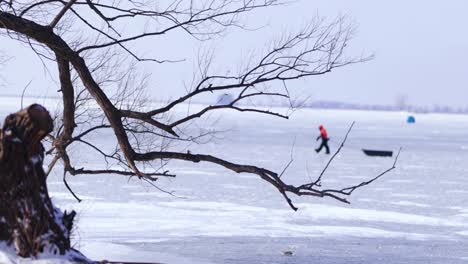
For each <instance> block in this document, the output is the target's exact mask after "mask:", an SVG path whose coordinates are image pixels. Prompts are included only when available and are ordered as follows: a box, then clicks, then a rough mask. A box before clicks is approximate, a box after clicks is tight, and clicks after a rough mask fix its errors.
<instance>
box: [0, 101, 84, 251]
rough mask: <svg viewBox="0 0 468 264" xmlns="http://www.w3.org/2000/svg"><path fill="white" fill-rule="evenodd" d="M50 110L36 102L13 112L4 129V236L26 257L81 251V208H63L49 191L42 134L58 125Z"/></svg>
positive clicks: (0, 185) (0, 196) (0, 221)
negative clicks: (77, 228)
mask: <svg viewBox="0 0 468 264" xmlns="http://www.w3.org/2000/svg"><path fill="white" fill-rule="evenodd" d="M52 128H53V123H52V118H51V117H50V115H49V112H48V111H47V110H46V109H45V108H44V107H42V106H40V105H37V104H34V105H31V106H29V107H28V108H26V109H24V110H21V111H19V112H17V113H14V114H11V115H9V116H8V117H7V118H6V119H5V122H4V125H3V128H2V130H1V132H0V138H1V143H0V240H1V241H4V242H6V243H7V244H9V245H13V246H14V248H15V249H16V252H17V254H18V255H19V256H21V257H35V256H37V255H38V254H40V253H43V252H44V253H52V254H61V255H63V254H65V253H67V252H69V251H73V252H75V251H74V250H73V249H72V248H71V245H70V232H71V230H72V226H73V218H74V216H75V212H74V211H71V212H69V213H67V212H66V211H65V212H63V213H62V212H61V211H60V210H59V209H58V208H56V207H54V206H53V204H52V201H51V199H50V197H49V194H48V190H47V185H46V177H45V173H44V170H43V168H42V165H43V159H44V148H43V146H42V144H41V140H42V139H43V138H44V137H45V136H46V135H47V134H48V133H49V132H50V131H51V130H52Z"/></svg>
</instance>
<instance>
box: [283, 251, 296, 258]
mask: <svg viewBox="0 0 468 264" xmlns="http://www.w3.org/2000/svg"><path fill="white" fill-rule="evenodd" d="M293 254H294V253H293V252H292V251H290V250H286V251H283V256H289V257H290V256H292V255H293Z"/></svg>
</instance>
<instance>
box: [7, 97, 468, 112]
mask: <svg viewBox="0 0 468 264" xmlns="http://www.w3.org/2000/svg"><path fill="white" fill-rule="evenodd" d="M0 98H17V99H20V98H21V95H14V94H0ZM23 98H25V99H35V98H37V99H50V100H61V99H62V97H60V96H51V95H47V96H45V95H25V96H24V97H23ZM152 103H155V104H165V103H167V102H163V101H152ZM192 104H199V105H210V104H211V105H214V104H215V103H209V102H193V101H192ZM241 105H243V104H241ZM243 106H247V105H243ZM255 106H257V107H285V108H289V107H290V106H289V105H284V104H278V103H276V104H275V103H274V104H265V103H258V104H255ZM298 108H299V109H321V110H361V111H379V112H380V111H383V112H408V113H415V114H434V113H440V114H463V115H466V114H468V107H465V108H462V107H458V108H454V107H450V106H445V105H444V106H442V105H435V106H431V107H428V106H416V105H408V106H405V107H396V106H392V105H371V104H354V103H346V102H335V101H314V102H309V103H305V104H304V105H303V106H301V107H298Z"/></svg>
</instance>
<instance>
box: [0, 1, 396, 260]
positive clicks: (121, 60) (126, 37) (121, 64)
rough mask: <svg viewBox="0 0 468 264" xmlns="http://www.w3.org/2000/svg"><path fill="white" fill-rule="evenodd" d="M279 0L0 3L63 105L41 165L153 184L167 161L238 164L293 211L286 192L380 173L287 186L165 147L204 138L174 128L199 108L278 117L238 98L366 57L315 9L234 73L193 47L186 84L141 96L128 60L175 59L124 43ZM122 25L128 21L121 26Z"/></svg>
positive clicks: (2, 18)
mask: <svg viewBox="0 0 468 264" xmlns="http://www.w3.org/2000/svg"><path fill="white" fill-rule="evenodd" d="M283 4H284V3H283V2H281V1H280V0H246V1H238V0H200V1H188V0H168V1H120V0H118V1H110V2H108V1H92V0H69V1H63V0H35V1H15V0H0V34H2V35H3V36H4V37H10V38H12V39H15V40H18V41H19V42H22V43H25V44H26V45H29V46H30V47H31V49H32V50H34V51H35V52H36V54H37V55H38V56H39V57H40V58H41V59H42V60H44V61H45V63H50V62H53V63H54V64H55V65H56V66H57V68H58V79H59V83H60V91H59V92H60V93H61V96H62V98H63V102H62V103H63V107H62V109H63V111H62V113H60V116H59V117H58V118H56V122H55V127H56V129H55V131H54V132H53V133H51V134H50V135H49V137H48V140H50V141H51V143H52V144H51V146H52V147H51V148H50V149H47V151H46V153H47V154H50V155H52V156H53V159H52V162H51V163H50V165H49V171H48V172H46V174H47V173H49V172H50V170H52V169H53V167H54V165H55V164H56V163H57V162H58V161H61V162H62V163H63V164H64V173H65V174H67V173H68V174H71V175H78V174H120V175H124V176H136V177H138V178H140V179H142V180H145V181H155V180H156V179H158V178H159V177H174V176H175V175H172V174H171V173H170V172H169V171H168V170H167V166H165V164H166V162H167V161H169V160H182V161H187V162H196V163H198V162H207V163H213V164H217V165H219V166H222V167H224V168H226V169H228V170H231V171H234V172H237V173H251V174H256V175H258V176H259V177H260V178H261V179H263V180H265V181H266V182H268V183H269V184H271V185H273V186H274V187H275V188H276V189H277V190H278V191H279V192H280V193H281V194H282V195H283V196H284V198H285V200H286V201H287V203H288V204H289V206H290V207H291V208H292V209H294V210H297V208H296V207H295V206H294V204H293V202H292V200H291V199H290V197H289V196H290V195H291V194H294V195H298V196H313V197H331V198H333V199H336V200H339V201H341V202H348V200H347V198H346V197H347V196H348V195H350V194H351V193H352V192H353V191H354V190H355V189H357V188H359V187H362V186H364V185H367V184H369V183H371V182H373V181H374V180H376V179H377V178H379V177H380V176H381V175H378V176H377V177H374V178H372V179H370V180H369V181H366V182H362V183H359V184H357V185H355V186H350V187H348V188H344V189H322V188H321V184H320V181H321V178H322V175H323V173H324V172H325V170H324V171H323V172H322V173H321V174H320V176H319V177H318V178H317V179H316V180H314V181H311V182H308V183H304V184H300V185H297V186H296V185H292V184H288V183H287V182H285V180H284V179H285V178H286V177H282V176H283V174H284V173H285V171H283V172H275V171H273V170H270V169H266V168H261V167H258V166H255V165H246V164H236V163H233V162H230V161H228V160H227V158H228V157H216V156H213V155H210V154H209V153H207V154H205V153H191V152H188V151H185V152H183V151H174V150H173V149H172V148H171V145H170V143H172V142H177V141H182V142H184V141H189V142H190V141H196V140H197V139H200V138H203V137H206V136H208V137H210V136H213V131H203V132H202V133H198V134H195V135H194V134H191V133H192V132H190V130H186V129H184V128H187V127H190V126H195V125H196V123H197V120H199V119H200V118H201V117H205V116H206V115H208V114H210V113H212V112H216V111H218V110H221V109H228V110H233V111H238V112H240V113H252V114H264V115H270V116H275V117H278V118H286V119H287V118H288V117H289V115H288V113H280V112H274V111H271V110H269V109H268V108H265V107H255V106H251V105H252V104H249V103H248V102H252V101H255V99H257V98H279V99H283V100H286V101H287V102H292V101H293V99H294V98H291V96H290V93H289V91H288V89H287V83H288V82H289V81H291V80H296V79H301V78H309V77H313V76H318V75H323V74H326V73H329V72H331V71H332V70H334V69H338V68H341V67H344V66H348V65H351V64H354V63H360V62H365V61H367V60H369V59H371V57H370V56H357V57H350V56H348V55H347V54H346V50H347V49H346V48H347V46H348V45H349V43H350V40H351V39H352V37H353V26H352V24H350V23H349V21H348V20H347V19H346V18H344V17H338V18H336V19H334V20H331V21H330V20H326V19H322V18H315V19H314V20H313V21H312V22H311V23H310V24H308V25H307V26H306V27H304V28H303V29H302V30H300V31H298V32H296V33H289V34H283V35H282V36H280V38H279V39H277V40H276V41H272V42H271V43H270V44H269V45H268V46H267V47H266V50H264V52H263V53H255V54H254V56H250V57H249V59H248V60H246V63H245V65H241V67H239V70H238V71H237V72H236V73H235V74H233V73H232V72H231V73H229V74H222V73H217V72H214V70H213V69H212V68H210V63H211V61H212V60H211V57H210V56H208V55H207V56H201V57H200V60H199V61H200V62H199V70H198V72H197V73H196V75H195V77H194V80H193V81H192V82H191V84H190V85H189V86H188V87H186V88H187V89H186V93H184V94H183V95H182V96H180V97H179V98H177V99H175V100H171V101H170V102H168V103H167V104H164V105H162V106H154V105H152V104H150V103H149V102H147V101H145V100H144V98H145V96H144V95H145V90H144V89H143V88H144V87H146V80H147V79H146V78H145V76H141V75H139V72H138V66H137V64H138V63H140V62H150V63H156V64H158V65H160V64H166V63H177V61H178V60H179V59H180V58H174V59H173V60H171V58H145V57H142V56H140V55H139V54H138V52H137V51H135V50H133V49H132V45H133V44H134V43H140V42H145V41H146V42H150V41H153V40H155V41H162V40H163V37H165V36H166V35H167V34H169V33H171V32H178V33H183V34H186V35H187V36H190V37H191V38H193V39H195V40H197V41H206V40H210V39H213V38H218V37H220V36H222V35H223V33H225V32H227V31H228V30H229V29H230V28H241V29H245V28H246V26H245V25H244V24H243V23H242V17H243V15H246V14H248V13H251V12H254V11H255V10H258V9H264V8H270V7H273V6H281V5H283ZM128 24H133V25H137V26H135V27H132V28H131V30H129V29H128V27H126V25H128ZM129 65H130V66H129ZM137 76H138V77H137ZM224 93H226V94H230V95H232V98H233V99H232V100H230V101H228V102H226V101H223V102H222V103H218V104H213V105H209V106H206V107H204V108H202V109H200V110H197V111H195V112H188V113H187V114H186V115H184V116H176V115H173V114H172V113H173V111H174V110H175V109H176V108H177V107H180V106H181V105H183V104H185V103H188V102H190V101H191V100H193V99H196V98H199V97H200V96H206V95H212V96H213V97H214V98H218V97H219V96H220V95H221V94H224ZM213 101H214V100H213ZM100 130H111V131H113V134H114V135H115V140H116V142H117V147H116V148H115V150H114V151H112V152H111V153H107V152H105V151H104V150H102V149H101V148H99V146H97V145H96V144H94V143H93V142H92V140H91V139H90V137H89V135H92V134H93V133H96V132H97V131H100ZM155 142H157V143H155ZM75 144H81V145H84V146H86V147H89V148H90V149H92V150H93V151H95V152H96V153H98V154H99V155H101V156H102V157H103V158H104V159H105V160H106V161H111V162H114V163H117V164H119V165H120V167H121V169H120V170H117V169H111V168H109V167H108V166H103V168H82V167H81V166H80V165H79V164H76V163H75V162H74V158H73V156H71V155H70V154H69V152H68V150H69V147H70V146H72V145H75ZM340 149H341V148H340ZM332 159H333V158H332ZM155 164H159V165H155ZM327 167H328V165H327ZM393 167H394V166H393ZM393 167H392V168H393ZM142 168H145V169H142ZM148 168H153V169H152V170H150V169H148ZM30 254H36V253H34V252H31V253H30Z"/></svg>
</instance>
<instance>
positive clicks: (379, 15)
mask: <svg viewBox="0 0 468 264" xmlns="http://www.w3.org/2000/svg"><path fill="white" fill-rule="evenodd" d="M317 13H318V14H319V15H321V16H327V17H335V16H337V15H340V14H341V15H347V16H349V17H351V18H352V19H353V20H354V21H355V23H356V24H357V28H358V30H357V35H356V37H355V39H354V41H353V42H352V45H351V48H350V49H351V51H352V52H356V54H360V52H368V53H371V52H372V53H374V54H375V55H376V57H375V59H374V60H373V61H371V62H368V63H365V64H360V65H354V66H350V67H347V68H342V69H338V70H337V71H335V72H332V73H331V74H329V75H327V76H325V77H323V78H314V79H308V80H305V81H301V82H297V83H295V84H294V88H295V89H296V91H299V92H300V93H305V94H308V95H311V96H312V98H313V99H315V100H334V101H345V102H352V103H365V104H373V103H375V104H394V103H395V101H396V98H397V97H398V96H401V95H406V96H407V98H408V102H409V103H411V104H416V105H428V106H431V105H434V104H440V105H452V106H456V107H462V106H468V102H466V100H467V99H468V89H467V87H466V86H467V84H468V34H467V25H468V15H466V14H467V13H468V1H466V0H449V1H435V0H425V1H423V0H411V1H408V0H392V1H375V0H366V1H364V0H363V1H358V0H355V1H350V0H323V1H313V0H301V1H297V2H295V3H292V4H290V5H289V6H286V7H277V8H272V9H269V10H267V11H260V12H259V13H255V14H252V15H249V16H248V17H246V20H245V22H246V24H247V25H251V26H252V27H258V26H263V25H266V27H265V28H263V29H262V30H259V31H257V32H248V33H246V34H241V32H240V31H239V30H235V31H233V32H232V33H231V34H230V35H228V36H227V37H226V38H225V40H224V41H216V42H214V43H211V44H203V45H205V49H206V47H213V48H214V49H216V51H217V52H218V55H217V57H218V59H220V60H221V61H224V62H226V64H233V63H235V62H237V61H241V60H242V56H245V53H246V51H247V50H248V49H252V48H255V47H256V48H259V47H260V48H261V47H262V45H264V44H263V43H267V42H268V39H269V38H273V37H274V36H278V35H280V33H281V32H282V31H285V30H294V29H297V28H299V26H301V25H304V23H306V22H307V21H309V20H310V19H311V18H312V17H313V16H314V15H316V14H317ZM169 41H171V42H164V44H160V43H161V40H160V39H158V40H157V42H156V43H153V42H151V41H149V42H148V43H146V44H145V45H146V49H147V50H151V49H153V48H155V47H157V48H158V49H159V50H163V51H165V52H166V53H165V54H168V55H171V56H176V57H180V58H182V57H183V58H188V59H187V60H186V61H185V62H182V63H181V64H179V65H176V66H174V65H169V66H165V65H157V66H151V67H146V70H147V71H151V72H152V73H153V74H154V75H153V79H154V86H151V87H149V89H150V91H151V92H152V93H158V94H161V95H163V96H165V97H171V96H177V95H179V94H181V93H182V92H183V91H184V90H183V89H184V88H183V85H182V84H183V83H184V80H185V81H188V79H190V77H191V74H190V71H191V69H192V68H191V66H193V65H191V64H193V61H192V60H191V59H190V57H192V58H193V57H194V55H195V56H196V50H197V49H198V48H199V47H198V46H196V45H195V44H194V42H190V41H180V40H178V39H177V37H173V38H172V39H170V40H169ZM156 45H158V46H156ZM0 51H3V52H4V53H6V54H7V55H9V56H11V57H13V58H12V59H11V60H10V61H9V63H8V64H7V65H6V66H7V67H5V66H3V67H0V69H1V74H0V76H1V78H2V79H0V81H1V82H2V83H3V86H2V87H1V89H2V90H3V92H2V93H3V94H18V93H21V90H22V88H23V87H24V85H26V84H27V83H28V81H29V80H32V81H33V83H32V85H31V87H30V88H29V89H28V93H29V94H31V95H32V94H34V95H40V96H53V95H57V92H56V90H57V89H56V87H57V86H56V84H55V83H54V81H53V80H52V78H50V77H48V74H47V72H45V71H44V70H43V69H42V68H43V67H42V64H41V62H40V61H39V60H38V59H37V57H36V56H35V55H33V54H32V53H31V52H30V51H29V49H28V48H27V47H24V46H21V45H19V44H17V43H15V42H13V41H10V40H8V39H6V38H1V39H0ZM148 52H149V53H150V51H148ZM174 59H177V58H174ZM234 68H235V67H234ZM50 70H51V73H52V75H55V74H56V72H55V70H56V69H55V68H54V67H51V68H50ZM151 89H153V90H151Z"/></svg>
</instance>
